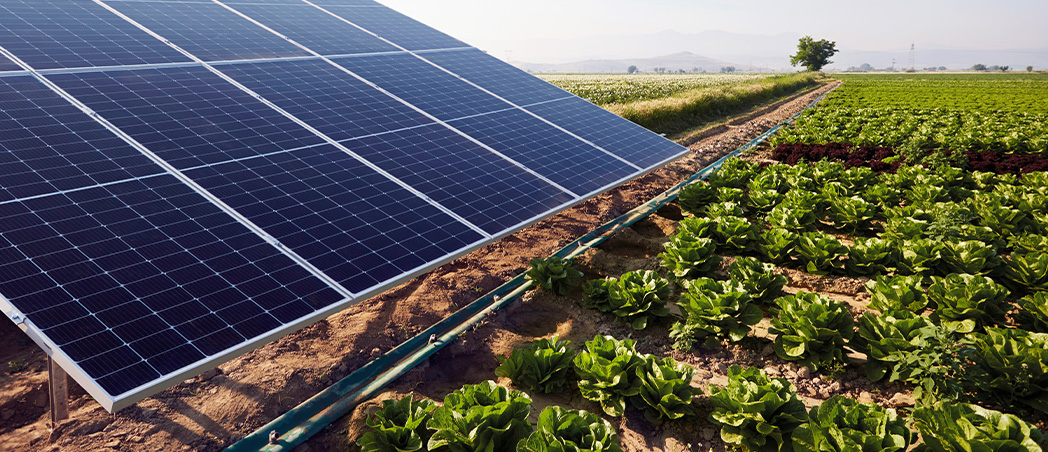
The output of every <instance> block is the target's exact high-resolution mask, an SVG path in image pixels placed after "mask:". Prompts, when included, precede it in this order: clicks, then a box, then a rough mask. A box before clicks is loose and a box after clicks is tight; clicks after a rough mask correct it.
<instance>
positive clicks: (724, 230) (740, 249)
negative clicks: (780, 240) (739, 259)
mask: <svg viewBox="0 0 1048 452" xmlns="http://www.w3.org/2000/svg"><path fill="white" fill-rule="evenodd" d="M716 222H717V224H716V228H715V229H714V236H715V237H716V239H717V245H718V248H723V249H724V250H725V251H729V252H734V253H745V252H747V251H750V250H752V249H754V248H755V247H756V245H757V238H758V237H759V234H760V228H759V227H758V226H757V225H756V224H753V223H750V220H747V219H745V218H743V217H738V216H722V217H718V218H716Z"/></svg>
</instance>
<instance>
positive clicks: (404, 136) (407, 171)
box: [342, 125, 572, 235]
mask: <svg viewBox="0 0 1048 452" xmlns="http://www.w3.org/2000/svg"><path fill="white" fill-rule="evenodd" d="M342 144H343V145H345V146H346V147H348V148H349V149H351V150H353V151H354V152H356V153H357V154H359V155H361V156H363V157H364V158H366V159H367V160H369V161H371V162H372V163H375V164H376V165H378V166H379V167H381V168H382V169H384V170H386V171H388V172H390V173H391V174H393V175H394V176H396V177H397V178H398V179H400V180H403V181H405V182H407V183H408V185H411V186H412V187H415V188H416V189H418V190H419V191H421V192H422V193H424V194H425V195H426V196H429V197H430V198H433V199H434V200H436V201H437V202H438V203H440V204H441V205H444V206H446V207H448V208H450V209H451V210H453V211H454V212H455V213H457V214H459V215H461V216H462V217H464V218H466V219H467V220H469V221H470V222H471V223H473V224H475V225H477V226H479V227H481V228H482V229H484V230H485V231H486V232H488V233H489V234H492V235H497V234H498V233H501V232H503V231H505V230H507V229H509V228H512V227H514V226H518V225H520V224H521V223H524V222H526V221H528V220H533V219H535V218H536V217H538V216H540V215H542V214H543V213H544V212H548V211H550V210H552V209H555V208H557V206H561V205H564V204H566V203H568V202H570V201H572V197H571V196H570V195H568V194H567V193H564V192H563V191H561V190H559V189H557V188H556V187H554V186H553V185H551V184H549V183H547V182H545V181H543V180H541V179H540V178H538V177H537V176H535V175H533V174H531V173H528V172H527V171H525V170H523V169H521V168H520V167H517V166H515V165H513V164H512V163H510V162H508V161H506V160H505V159H502V158H500V157H498V156H496V155H495V154H494V153H492V152H490V151H488V150H487V149H484V148H483V147H481V146H479V145H477V144H475V143H473V142H471V141H469V140H468V139H466V138H464V137H462V136H461V135H459V134H457V133H454V132H452V131H451V130H448V129H447V128H445V127H444V126H440V125H431V126H425V127H416V128H411V129H407V130H403V131H399V132H393V133H387V134H382V135H375V136H371V137H367V138H361V139H358V140H351V141H345V142H343V143H342Z"/></svg>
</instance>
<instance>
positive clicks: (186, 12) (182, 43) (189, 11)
mask: <svg viewBox="0 0 1048 452" xmlns="http://www.w3.org/2000/svg"><path fill="white" fill-rule="evenodd" d="M109 5H110V6H112V7H113V8H114V9H116V10H118V11H120V12H121V13H123V14H125V15H127V16H128V17H130V18H131V19H133V20H135V21H136V22H138V23H140V24H142V25H143V26H145V27H146V28H148V29H150V30H152V31H153V32H155V33H157V34H159V35H160V36H163V37H164V38H165V39H167V40H169V41H171V42H172V43H174V44H175V45H177V46H179V47H181V48H182V49H184V50H186V51H187V52H189V53H191V54H193V55H194V56H196V57H197V58H200V59H202V60H204V61H221V60H246V59H259V58H286V57H296V56H307V55H309V53H308V52H306V51H304V50H302V49H300V48H298V47H297V46H295V45H294V44H291V43H289V42H287V41H285V40H284V39H281V38H280V37H279V36H277V35H275V34H273V33H270V32H269V31H266V30H265V29H264V28H262V27H259V26H258V25H255V24H253V23H251V21H249V20H247V19H244V18H243V17H240V16H238V15H237V14H236V13H234V12H232V11H230V10H228V9H226V8H223V7H222V6H220V5H217V4H215V3H159V2H134V1H132V2H123V1H113V2H110V3H109Z"/></svg>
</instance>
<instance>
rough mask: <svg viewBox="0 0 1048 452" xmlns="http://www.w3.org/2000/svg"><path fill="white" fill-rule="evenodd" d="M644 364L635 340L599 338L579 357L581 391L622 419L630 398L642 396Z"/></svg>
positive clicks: (577, 370) (608, 411) (594, 339)
mask: <svg viewBox="0 0 1048 452" xmlns="http://www.w3.org/2000/svg"><path fill="white" fill-rule="evenodd" d="M643 363H644V358H643V357H641V356H640V355H639V354H637V351H636V348H635V347H634V342H633V341H632V340H630V339H623V340H621V341H619V340H616V339H615V338H613V337H610V336H596V337H594V338H593V340H591V341H587V342H586V351H584V352H581V353H579V354H578V355H577V356H575V373H576V374H578V376H579V390H581V392H582V396H583V397H585V398H586V399H587V400H592V401H594V402H598V403H600V407H601V408H602V409H603V410H604V412H605V413H607V414H608V415H609V416H616V417H618V416H622V413H623V412H624V411H625V410H626V399H628V398H630V397H633V396H635V395H637V394H640V391H641V385H642V384H643V382H642V381H641V379H640V377H639V376H638V375H637V368H638V367H639V366H641V365H643Z"/></svg>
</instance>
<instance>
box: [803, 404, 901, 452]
mask: <svg viewBox="0 0 1048 452" xmlns="http://www.w3.org/2000/svg"><path fill="white" fill-rule="evenodd" d="M916 440H917V435H916V434H914V432H913V431H911V430H910V428H909V427H907V426H906V421H904V420H903V419H901V418H899V416H898V415H897V414H896V413H895V410H893V409H890V408H889V409H887V410H885V409H884V408H881V407H879V406H877V405H876V404H873V403H859V402H856V401H855V400H853V399H849V398H847V397H842V396H833V397H830V399H829V400H827V401H825V402H823V403H822V405H821V406H816V407H812V409H811V412H809V413H808V421H807V422H805V423H804V424H801V425H800V426H799V427H797V429H796V430H794V431H793V450H794V452H895V451H899V452H905V451H906V450H907V449H908V448H909V447H910V445H911V444H913V443H914V442H916Z"/></svg>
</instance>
